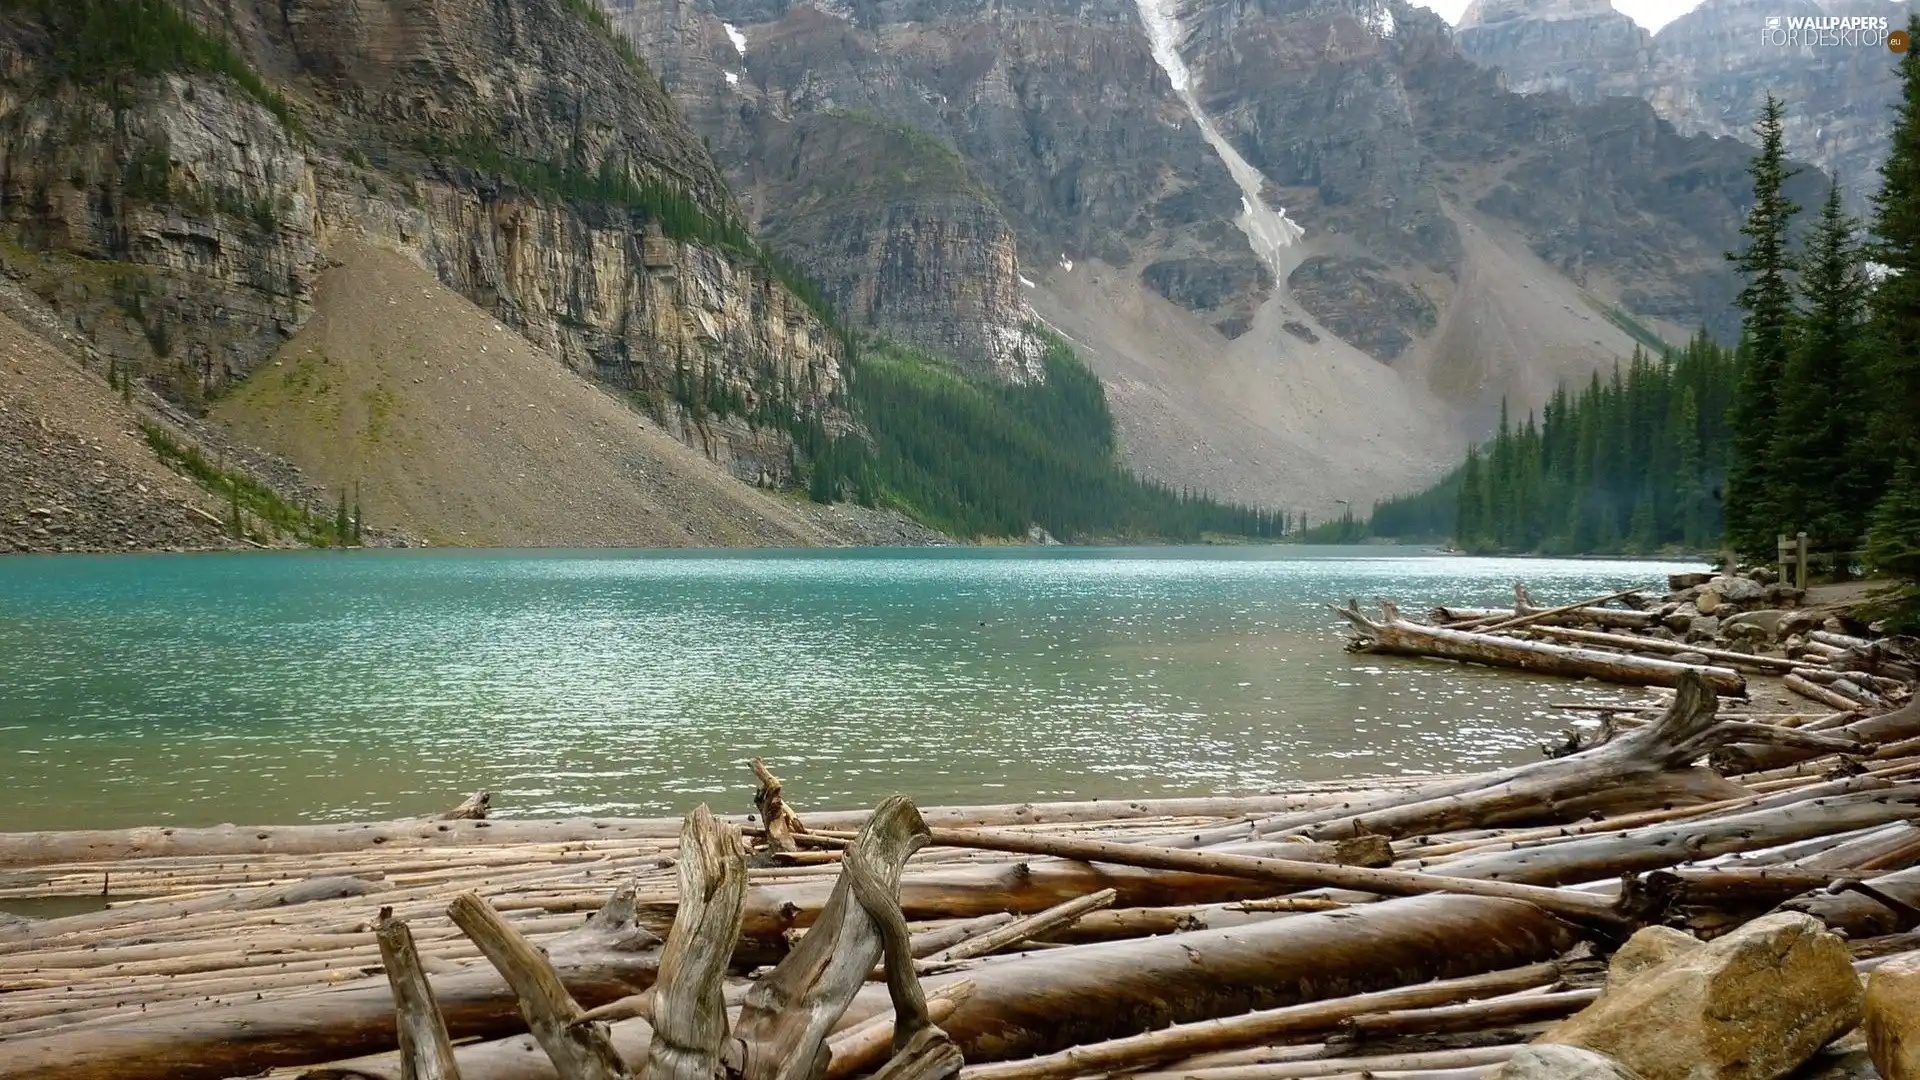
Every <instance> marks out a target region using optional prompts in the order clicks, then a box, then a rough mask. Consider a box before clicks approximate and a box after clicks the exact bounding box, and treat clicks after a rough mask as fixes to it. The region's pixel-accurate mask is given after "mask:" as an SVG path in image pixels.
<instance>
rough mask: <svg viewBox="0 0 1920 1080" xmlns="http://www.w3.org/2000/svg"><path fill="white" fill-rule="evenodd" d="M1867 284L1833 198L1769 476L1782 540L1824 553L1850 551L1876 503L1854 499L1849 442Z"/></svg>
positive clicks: (1812, 269) (1814, 252)
mask: <svg viewBox="0 0 1920 1080" xmlns="http://www.w3.org/2000/svg"><path fill="white" fill-rule="evenodd" d="M1863 284H1864V282H1863V275H1862V267H1861V264H1860V253H1859V249H1858V244H1857V242H1856V240H1855V223H1854V221H1853V220H1852V219H1851V218H1849V217H1848V216H1847V215H1846V213H1845V212H1844V211H1843V210H1842V209H1841V205H1840V188H1839V185H1837V184H1836V185H1833V186H1832V187H1830V188H1828V190H1827V201H1826V204H1825V205H1824V206H1823V207H1822V208H1821V211H1820V223H1819V227H1818V228H1817V229H1816V231H1815V232H1814V235H1813V237H1812V239H1811V241H1810V242H1809V244H1808V246H1807V251H1806V253H1805V255H1804V256H1803V257H1802V259H1801V273H1800V294H1801V296H1802V298H1803V299H1804V300H1805V310H1806V314H1805V316H1804V318H1803V319H1802V321H1801V327H1800V332H1799V334H1798V336H1797V338H1796V340H1795V341H1794V343H1793V349H1792V352H1791V354H1790V355H1789V357H1788V359H1787V366H1786V368H1785V370H1784V371H1782V372H1781V376H1780V384H1779V423H1778V425H1777V430H1776V431H1775V432H1774V433H1773V438H1772V441H1771V454H1772V459H1771V462H1770V464H1769V469H1768V472H1769V475H1770V476H1771V477H1772V483H1773V504H1772V505H1773V508H1774V510H1775V512H1776V514H1777V519H1776V526H1777V528H1778V529H1779V530H1780V531H1784V532H1786V533H1789V534H1791V533H1794V532H1798V531H1800V530H1805V531H1806V532H1807V534H1808V535H1809V536H1810V537H1811V538H1812V540H1813V544H1814V547H1815V548H1816V549H1817V550H1820V551H1852V550H1853V549H1854V546H1855V544H1856V543H1857V542H1858V540H1859V538H1860V535H1861V533H1863V532H1864V531H1865V530H1866V514H1867V510H1868V509H1869V508H1870V506H1871V503H1870V501H1868V499H1867V498H1865V497H1863V496H1862V494H1861V493H1860V492H1859V491H1857V490H1853V485H1852V484H1851V483H1850V481H1851V479H1852V478H1853V477H1854V476H1855V475H1857V473H1858V470H1857V469H1856V467H1855V466H1856V464H1857V463H1856V462H1854V461H1852V460H1851V459H1850V453H1849V443H1850V442H1851V441H1852V433H1853V430H1854V428H1855V427H1857V426H1858V424H1859V422H1860V420H1861V418H1862V416H1863V412H1862V410H1863V408H1864V406H1865V402H1864V401H1863V400H1861V397H1860V394H1861V391H1862V389H1863V387H1862V386H1861V385H1860V380H1859V378H1858V367H1859V363H1860V361H1861V360H1862V359H1863V356H1862V353H1861V352H1860V350H1859V349H1858V347H1857V342H1858V339H1859V334H1860V315H1861V302H1862V299H1863V293H1864V289H1863Z"/></svg>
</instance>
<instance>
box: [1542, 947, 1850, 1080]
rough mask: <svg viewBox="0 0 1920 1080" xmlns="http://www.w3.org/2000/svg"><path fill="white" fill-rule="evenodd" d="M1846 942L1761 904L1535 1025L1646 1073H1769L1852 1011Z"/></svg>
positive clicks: (1664, 1079) (1661, 1076) (1737, 1077)
mask: <svg viewBox="0 0 1920 1080" xmlns="http://www.w3.org/2000/svg"><path fill="white" fill-rule="evenodd" d="M1861 998H1862V993H1861V989H1860V978H1859V976H1857V975H1855V974H1854V971H1853V961H1852V957H1851V956H1850V955H1849V954H1848V952H1847V946H1846V943H1845V942H1843V941H1841V940H1840V938H1839V937H1837V936H1836V935H1834V934H1833V933H1831V932H1829V931H1828V930H1827V928H1826V927H1824V926H1822V925H1821V924H1820V921H1819V920H1818V919H1815V918H1813V917H1811V916H1808V915H1802V914H1800V913H1798V912H1788V913H1782V914H1777V915H1767V916H1763V917H1762V918H1759V919H1755V920H1754V921H1752V922H1750V923H1747V924H1746V925H1745V926H1742V927H1740V928H1739V929H1737V930H1735V931H1733V932H1732V933H1729V934H1727V935H1725V936H1724V937H1720V938H1716V939H1715V940H1713V941H1710V942H1708V943H1706V944H1705V945H1702V946H1700V947H1699V948H1696V949H1682V950H1680V951H1679V953H1678V955H1676V956H1674V957H1672V958H1671V959H1668V960H1667V961H1665V962H1663V963H1660V964H1656V965H1654V966H1653V967H1650V968H1647V969H1646V970H1644V971H1642V972H1640V973H1639V974H1638V975H1636V976H1635V977H1633V978H1631V979H1628V980H1627V981H1626V982H1624V983H1622V984H1621V985H1619V986H1617V987H1612V988H1610V989H1609V990H1608V991H1607V992H1606V993H1605V994H1603V995H1601V997H1600V999H1599V1000H1598V1001H1595V1002H1594V1003H1593V1004H1592V1005H1589V1006H1588V1007H1587V1008H1585V1009H1584V1010H1582V1011H1581V1012H1580V1013H1578V1014H1577V1015H1575V1016H1573V1017H1571V1018H1569V1019H1567V1020H1565V1021H1563V1022H1561V1023H1560V1024H1557V1025H1555V1026H1554V1027H1553V1028H1551V1029H1549V1030H1548V1031H1547V1033H1546V1034H1544V1035H1542V1036H1541V1037H1540V1041H1541V1042H1543V1043H1563V1044H1566V1045H1569V1046H1579V1047H1583V1048H1585V1049H1588V1050H1594V1051H1597V1052H1599V1053H1601V1054H1605V1055H1607V1056H1608V1057H1611V1058H1614V1059H1615V1060H1617V1061H1619V1062H1621V1063H1622V1064H1624V1065H1626V1066H1627V1067H1629V1068H1631V1069H1633V1070H1634V1071H1635V1072H1638V1073H1640V1074H1641V1075H1642V1076H1643V1077H1645V1078H1646V1080H1778V1078H1780V1077H1784V1076H1786V1075H1787V1074H1789V1073H1791V1072H1793V1070H1795V1069H1796V1068H1799V1066H1800V1065H1801V1063H1803V1062H1805V1061H1806V1060H1807V1059H1809V1058H1810V1057H1812V1056H1813V1054H1814V1052H1815V1051H1817V1050H1819V1049H1820V1048H1821V1047H1822V1046H1824V1045H1826V1044H1827V1043H1828V1042H1829V1041H1831V1040H1832V1039H1833V1038H1834V1037H1835V1036H1837V1035H1840V1034H1843V1033H1845V1032H1846V1031H1848V1030H1850V1029H1851V1028H1852V1027H1853V1026H1854V1025H1856V1024H1858V1023H1859V1022H1860V1018H1861Z"/></svg>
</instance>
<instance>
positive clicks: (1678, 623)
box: [1660, 604, 1700, 634]
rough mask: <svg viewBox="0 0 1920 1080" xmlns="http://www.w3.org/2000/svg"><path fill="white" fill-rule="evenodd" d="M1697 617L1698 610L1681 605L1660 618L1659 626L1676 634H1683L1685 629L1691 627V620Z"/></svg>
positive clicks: (1698, 614)
mask: <svg viewBox="0 0 1920 1080" xmlns="http://www.w3.org/2000/svg"><path fill="white" fill-rule="evenodd" d="M1699 616H1700V609H1699V608H1696V607H1694V606H1693V605H1692V604H1681V605H1680V606H1679V607H1677V608H1675V609H1674V610H1673V613H1672V614H1670V615H1667V616H1666V617H1664V618H1662V619H1661V620H1660V624H1661V625H1662V626H1665V627H1666V628H1667V629H1669V630H1671V631H1673V632H1674V633H1676V634H1684V633H1686V632H1687V628H1688V627H1690V626H1692V625H1693V620H1694V619H1696V618H1699Z"/></svg>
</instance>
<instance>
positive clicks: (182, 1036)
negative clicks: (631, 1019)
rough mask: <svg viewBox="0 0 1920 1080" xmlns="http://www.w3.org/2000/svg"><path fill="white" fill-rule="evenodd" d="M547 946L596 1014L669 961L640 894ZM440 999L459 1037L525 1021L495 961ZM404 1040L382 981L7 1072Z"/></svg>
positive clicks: (158, 1064)
mask: <svg viewBox="0 0 1920 1080" xmlns="http://www.w3.org/2000/svg"><path fill="white" fill-rule="evenodd" d="M546 948H547V950H548V953H549V955H550V958H551V960H552V963H553V966H554V968H555V969H556V971H557V972H558V973H559V975H560V977H561V980H562V982H563V984H564V985H565V986H566V988H567V991H568V992H569V993H571V994H572V995H573V997H574V999H575V1000H577V1001H579V1002H580V1003H581V1004H582V1005H583V1006H586V1007H588V1008H591V1007H593V1006H595V1005H602V1004H605V1003H607V1002H610V1001H615V1000H618V999H620V998H623V997H628V996H631V995H634V994H638V993H640V992H641V991H643V990H645V989H646V988H647V987H649V986H651V985H653V981H654V976H655V973H656V970H657V968H658V966H659V956H660V939H659V938H657V937H655V936H654V935H652V934H650V933H648V932H647V931H646V930H644V929H641V928H640V927H639V926H638V925H636V924H635V922H634V907H633V894H632V891H631V890H630V889H623V890H621V891H620V892H619V893H616V894H615V895H614V898H613V899H612V900H610V901H608V903H607V905H606V906H605V907H604V908H602V909H601V910H600V911H599V912H598V913H596V914H595V915H594V916H593V918H592V919H591V920H589V922H588V923H587V925H586V926H583V927H582V928H581V929H579V930H576V931H574V932H572V933H569V934H566V935H564V936H562V937H560V938H556V939H553V940H551V941H549V942H547V944H546ZM433 993H434V999H435V1000H436V1002H437V1003H438V1004H439V1007H440V1011H441V1013H442V1015H443V1016H444V1017H445V1019H446V1025H447V1031H448V1033H449V1034H450V1035H451V1036H452V1037H453V1038H454V1039H463V1038H498V1037H500V1036H502V1035H507V1034H511V1033H512V1032H514V1031H515V1030H518V1029H520V1028H521V1026H522V1021H521V1017H520V1011H519V1005H518V1002H517V1000H516V999H515V997H514V995H513V992H512V991H511V990H510V989H509V988H508V987H507V984H506V982H505V981H504V980H503V979H502V978H501V977H500V975H499V973H498V972H496V971H494V970H493V969H492V968H490V967H487V966H486V965H484V964H473V965H469V966H468V967H467V969H466V970H463V971H461V972H459V973H458V974H452V975H437V976H435V977H434V979H433ZM397 1039H398V1034H397V1030H396V1027H395V1020H394V1005H393V993H392V990H391V988H390V987H389V985H388V982H387V979H386V977H385V976H384V975H379V976H374V977H372V978H369V979H363V980H360V981H358V982H355V983H350V984H346V985H343V986H340V987H338V988H337V989H332V990H327V991H323V992H321V993H315V994H309V995H305V996H302V997H295V998H282V999H278V1000H271V1001H260V1002H255V1003H249V1004H244V1005H233V1006H226V1007H220V1008H210V1009H206V1010H203V1011H201V1012H196V1013H187V1014H184V1015H180V1014H175V1015H171V1016H169V1017H166V1018H164V1019H161V1018H155V1019H154V1020H151V1021H142V1020H139V1019H129V1020H128V1021H127V1022H125V1023H115V1024H110V1025H101V1026H90V1027H87V1028H84V1029H80V1030H76V1031H71V1032H60V1031H54V1032H51V1033H49V1034H47V1035H43V1036H39V1037H31V1038H25V1039H19V1040H9V1041H8V1042H7V1043H6V1049H5V1051H4V1052H0V1060H3V1061H4V1063H5V1064H4V1065H0V1077H5V1078H6V1080H100V1078H101V1077H119V1076H140V1077H143V1078H150V1080H225V1078H227V1077H231V1076H249V1075H252V1074H255V1073H258V1072H261V1071H264V1070H266V1069H269V1068H272V1067H275V1066H281V1065H305V1064H308V1063H311V1062H315V1061H326V1060H329V1059H333V1058H342V1057H348V1056H351V1055H354V1054H366V1053H374V1052H379V1051H383V1050H386V1049H388V1048H389V1047H392V1046H395V1045H397ZM536 1056H537V1055H536Z"/></svg>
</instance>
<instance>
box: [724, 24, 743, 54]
mask: <svg viewBox="0 0 1920 1080" xmlns="http://www.w3.org/2000/svg"><path fill="white" fill-rule="evenodd" d="M720 29H722V30H725V31H726V32H727V40H728V41H731V42H733V51H734V52H737V53H739V54H740V55H741V56H745V55H747V35H745V34H743V33H741V32H740V28H739V27H737V26H735V25H733V24H732V23H730V22H723V23H721V24H720Z"/></svg>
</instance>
